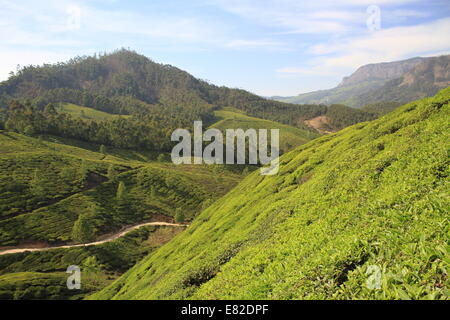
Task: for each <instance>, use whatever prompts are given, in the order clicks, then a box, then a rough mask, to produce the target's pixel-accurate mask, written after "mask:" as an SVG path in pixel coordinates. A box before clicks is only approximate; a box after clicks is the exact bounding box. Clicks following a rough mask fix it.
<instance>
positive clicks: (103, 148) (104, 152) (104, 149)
mask: <svg viewBox="0 0 450 320" xmlns="http://www.w3.org/2000/svg"><path fill="white" fill-rule="evenodd" d="M100 153H101V154H104V155H106V147H105V145H103V144H102V145H101V146H100Z"/></svg>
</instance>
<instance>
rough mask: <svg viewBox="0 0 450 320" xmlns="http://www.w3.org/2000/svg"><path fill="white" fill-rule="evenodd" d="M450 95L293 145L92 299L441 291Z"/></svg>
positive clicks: (390, 295)
mask: <svg viewBox="0 0 450 320" xmlns="http://www.w3.org/2000/svg"><path fill="white" fill-rule="evenodd" d="M449 101H450V88H447V89H445V90H443V91H441V92H440V93H439V94H437V95H436V96H435V97H434V98H428V99H423V100H419V101H415V102H412V103H409V104H407V105H404V106H402V107H400V108H398V109H396V110H395V111H393V112H391V113H389V114H388V115H386V116H384V117H382V118H380V119H378V120H375V121H372V122H369V123H362V124H357V125H355V126H352V127H349V128H346V129H344V130H342V131H340V132H338V133H335V134H331V135H328V136H324V137H321V138H318V139H316V140H314V141H312V142H309V143H307V144H305V145H303V146H301V147H298V148H296V149H295V150H294V151H292V152H290V153H288V154H286V155H284V156H283V157H282V158H281V161H280V163H281V168H280V173H279V174H278V175H275V176H260V175H259V174H258V173H256V172H255V173H253V174H251V175H249V176H248V177H247V178H246V179H245V180H244V181H243V182H241V183H240V184H239V185H238V186H237V187H236V188H235V189H233V190H232V191H231V192H230V193H228V194H227V195H226V196H225V197H223V198H221V199H220V200H218V201H217V202H215V203H214V204H213V205H212V206H210V207H209V208H208V209H206V210H205V211H203V212H202V213H201V214H200V215H199V216H198V217H197V218H196V219H195V220H194V221H193V223H192V224H191V225H190V226H189V228H188V229H187V230H186V231H185V232H183V233H181V234H180V235H178V236H177V237H176V238H174V239H173V240H172V241H170V242H169V243H167V244H166V245H164V246H163V247H161V248H159V249H158V250H156V251H155V252H153V253H152V254H151V255H149V256H148V257H147V258H145V259H144V260H143V261H141V262H139V263H138V264H137V265H136V266H135V267H133V268H132V269H131V270H129V271H128V272H127V273H126V274H125V275H124V276H122V277H121V278H120V279H119V280H118V281H116V282H114V283H113V284H112V285H111V286H109V287H107V288H106V289H105V290H103V291H102V292H100V293H98V294H95V295H93V296H92V297H91V299H186V298H191V299H216V298H217V299H301V298H304V299H305V298H306V299H311V298H317V299H327V298H328V299H330V298H333V299H349V298H351V299H410V298H413V299H445V298H448V297H449V294H450V292H449V291H448V285H449V278H448V270H449V267H450V265H449V264H450V261H449V256H450V251H449V246H448V235H449V232H450V229H449V220H448V219H449V217H448V208H449V207H450V203H449V198H448V194H449V191H450V190H449V184H448V175H449V153H448V151H449V141H450V139H449V138H450V137H449V133H450V127H449V122H448V118H449V116H450V114H449V113H450V105H449ZM248 190H252V192H251V193H249V192H248ZM373 270H379V271H380V273H381V278H380V283H379V285H380V289H378V290H373V288H370V287H369V286H367V281H368V278H369V279H370V277H371V276H372V275H373V274H372V273H373Z"/></svg>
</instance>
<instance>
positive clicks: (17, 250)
mask: <svg viewBox="0 0 450 320" xmlns="http://www.w3.org/2000/svg"><path fill="white" fill-rule="evenodd" d="M145 226H170V227H187V226H188V225H186V224H179V223H169V222H146V223H141V224H138V225H135V226H131V227H128V228H126V229H124V230H122V231H119V232H118V233H115V234H113V235H110V236H108V237H107V238H105V239H102V240H99V241H95V242H90V243H82V244H73V245H62V246H53V247H45V248H17V249H9V250H5V251H2V252H0V256H2V255H6V254H12V253H21V252H27V251H29V252H32V251H48V250H53V249H68V248H76V247H89V246H97V245H99V244H102V243H106V242H111V241H114V240H116V239H118V238H121V237H123V236H124V235H126V234H127V233H129V232H131V231H133V230H136V229H139V228H140V227H145Z"/></svg>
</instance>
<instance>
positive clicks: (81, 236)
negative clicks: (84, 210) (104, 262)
mask: <svg viewBox="0 0 450 320" xmlns="http://www.w3.org/2000/svg"><path fill="white" fill-rule="evenodd" d="M94 239H95V235H94V228H93V227H92V226H91V224H90V222H89V219H88V218H87V217H86V216H85V215H82V214H81V215H79V216H78V219H77V221H75V223H74V225H73V227H72V240H74V241H76V242H80V243H87V242H91V241H94Z"/></svg>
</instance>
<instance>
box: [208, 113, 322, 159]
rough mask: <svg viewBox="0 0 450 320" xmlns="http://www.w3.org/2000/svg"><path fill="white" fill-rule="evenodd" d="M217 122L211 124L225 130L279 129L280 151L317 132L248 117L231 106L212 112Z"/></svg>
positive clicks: (212, 126) (306, 140)
mask: <svg viewBox="0 0 450 320" xmlns="http://www.w3.org/2000/svg"><path fill="white" fill-rule="evenodd" d="M214 115H215V117H216V118H217V120H218V121H217V122H216V123H214V124H212V125H211V128H216V129H219V130H221V131H222V132H225V130H226V129H243V130H247V129H279V130H280V151H281V152H282V153H284V152H287V151H289V150H291V149H292V148H293V147H294V146H300V145H302V144H304V143H306V142H308V141H310V140H312V139H314V138H317V137H319V134H317V133H314V132H311V131H309V130H304V129H299V128H296V127H292V126H288V125H284V124H280V123H277V122H274V121H270V120H263V119H259V118H255V117H249V116H247V115H245V114H244V113H243V112H242V111H240V110H237V109H232V108H224V109H223V110H220V111H215V112H214Z"/></svg>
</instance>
